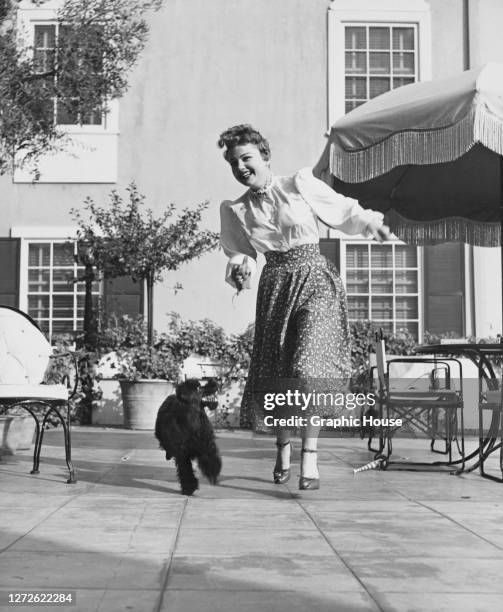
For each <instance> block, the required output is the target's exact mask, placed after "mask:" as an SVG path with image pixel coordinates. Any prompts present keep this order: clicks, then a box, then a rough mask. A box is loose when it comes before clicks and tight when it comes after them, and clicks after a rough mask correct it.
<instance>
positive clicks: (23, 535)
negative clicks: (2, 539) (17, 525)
mask: <svg viewBox="0 0 503 612" xmlns="http://www.w3.org/2000/svg"><path fill="white" fill-rule="evenodd" d="M67 486H68V487H71V486H72V485H71V484H67ZM87 492H88V490H87V489H86V490H85V491H82V492H81V493H77V494H76V495H74V496H73V497H70V498H69V499H68V500H67V501H66V502H64V503H62V504H61V506H58V507H57V508H56V509H55V510H53V511H52V512H51V513H50V514H48V515H47V516H45V517H44V518H43V519H41V520H40V521H39V522H38V523H37V524H36V525H34V526H33V527H32V528H31V529H29V530H28V531H27V532H26V533H23V534H22V535H20V536H19V537H18V538H16V539H15V540H14V542H11V543H10V544H9V545H8V546H6V547H5V548H1V549H0V554H2V553H4V552H6V551H8V550H9V548H11V546H14V544H17V543H18V542H19V540H22V539H23V538H24V537H25V536H27V535H29V534H30V533H31V532H32V531H33V530H34V529H37V527H39V526H40V525H41V524H42V523H43V522H44V521H46V520H47V519H49V518H51V517H52V516H54V515H55V514H56V513H57V512H59V511H60V510H61V509H62V508H64V507H65V506H67V505H68V504H70V503H72V502H73V501H74V500H76V499H77V498H79V497H82V495H85V494H86V493H87Z"/></svg>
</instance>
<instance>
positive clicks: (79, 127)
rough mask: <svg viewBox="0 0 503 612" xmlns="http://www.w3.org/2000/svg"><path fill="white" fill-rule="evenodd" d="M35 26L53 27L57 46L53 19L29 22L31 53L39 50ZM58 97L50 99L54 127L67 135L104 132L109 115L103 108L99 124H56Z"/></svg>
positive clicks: (56, 24)
mask: <svg viewBox="0 0 503 612" xmlns="http://www.w3.org/2000/svg"><path fill="white" fill-rule="evenodd" d="M37 26H42V27H48V26H49V27H51V26H52V27H54V28H55V31H54V44H55V45H57V40H58V37H59V35H60V34H59V29H60V23H59V22H58V21H55V20H54V19H52V20H30V27H31V32H32V46H33V53H35V52H36V51H37V50H38V49H39V48H38V47H36V28H37ZM47 49H50V47H47ZM56 49H57V47H56V46H55V48H54V61H55V62H57V56H56V55H57V54H56ZM54 78H57V77H54ZM58 101H59V99H58V97H54V98H53V99H52V102H53V120H54V125H55V126H56V128H61V129H63V130H64V131H65V132H67V133H76V132H78V133H93V132H98V133H99V132H102V131H105V130H106V128H107V116H108V114H109V111H108V112H107V111H105V110H104V108H103V110H101V111H100V114H101V122H100V123H79V122H77V123H59V122H58ZM104 106H108V103H107V102H106V101H105V102H104Z"/></svg>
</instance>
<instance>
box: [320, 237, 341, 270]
mask: <svg viewBox="0 0 503 612" xmlns="http://www.w3.org/2000/svg"><path fill="white" fill-rule="evenodd" d="M320 253H321V254H322V255H324V256H325V257H326V258H327V259H328V261H331V262H332V263H333V264H334V265H335V267H336V268H337V270H340V269H341V266H340V264H341V241H340V240H339V239H338V238H320Z"/></svg>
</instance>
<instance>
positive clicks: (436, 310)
mask: <svg viewBox="0 0 503 612" xmlns="http://www.w3.org/2000/svg"><path fill="white" fill-rule="evenodd" d="M424 285H425V317H424V321H425V325H424V329H425V331H429V332H431V333H433V334H442V333H445V332H455V333H456V334H459V336H464V335H465V320H464V319H465V316H464V314H465V313H464V301H465V275H464V245H463V244H461V243H459V244H458V243H453V242H450V243H447V244H439V245H435V246H427V247H425V248H424Z"/></svg>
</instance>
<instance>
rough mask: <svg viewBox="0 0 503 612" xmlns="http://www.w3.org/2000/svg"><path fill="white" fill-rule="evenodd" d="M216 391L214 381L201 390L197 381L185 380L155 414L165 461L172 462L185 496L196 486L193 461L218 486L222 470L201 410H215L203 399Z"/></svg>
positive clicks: (213, 403) (209, 424)
mask: <svg viewBox="0 0 503 612" xmlns="http://www.w3.org/2000/svg"><path fill="white" fill-rule="evenodd" d="M217 389H218V385H217V383H216V382H215V381H214V380H210V381H208V383H207V384H206V385H205V386H204V387H201V385H200V384H199V381H198V380H196V379H189V380H186V381H185V382H182V383H180V384H179V385H178V386H177V388H176V393H175V395H170V396H169V397H167V398H166V399H165V400H164V402H163V404H162V406H161V407H160V408H159V412H158V413H157V420H156V423H155V436H156V438H157V439H158V440H159V442H160V444H161V446H162V448H163V449H164V450H165V451H166V459H167V460H169V459H171V458H174V460H175V463H176V470H177V474H178V480H179V482H180V485H181V487H182V493H183V494H184V495H192V493H194V491H195V490H196V489H197V488H198V486H199V482H198V480H197V478H196V476H195V474H194V470H193V469H192V459H197V463H198V466H199V469H200V470H201V472H202V473H203V474H204V475H205V476H206V478H207V479H208V480H209V481H210V483H211V484H217V479H218V475H219V474H220V470H221V469H222V460H221V459H220V454H219V452H218V448H217V445H216V443H215V435H214V433H213V428H212V426H211V423H210V421H209V419H208V417H207V416H206V412H205V411H204V408H205V407H208V408H209V409H210V410H215V408H216V407H217V402H216V401H211V400H209V399H208V400H203V397H207V396H210V395H214V394H215V393H216V391H217Z"/></svg>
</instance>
